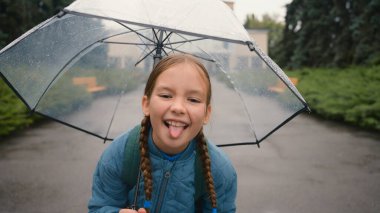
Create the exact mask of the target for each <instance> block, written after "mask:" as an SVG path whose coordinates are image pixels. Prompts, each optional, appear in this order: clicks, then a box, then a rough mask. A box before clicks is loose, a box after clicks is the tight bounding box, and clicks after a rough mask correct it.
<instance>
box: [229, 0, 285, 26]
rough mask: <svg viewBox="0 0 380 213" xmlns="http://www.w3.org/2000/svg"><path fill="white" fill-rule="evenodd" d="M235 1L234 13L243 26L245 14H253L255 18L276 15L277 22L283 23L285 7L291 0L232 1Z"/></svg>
mask: <svg viewBox="0 0 380 213" xmlns="http://www.w3.org/2000/svg"><path fill="white" fill-rule="evenodd" d="M233 1H235V6H234V12H235V14H236V16H237V18H238V19H239V20H240V22H241V23H242V24H243V23H244V21H245V18H246V15H247V14H251V13H254V14H255V16H256V17H258V18H259V19H261V17H262V16H263V15H264V14H265V13H268V14H269V15H273V14H278V15H279V18H278V19H279V21H284V18H285V14H286V8H285V5H286V4H288V3H290V2H291V1H292V0H268V1H265V0H233Z"/></svg>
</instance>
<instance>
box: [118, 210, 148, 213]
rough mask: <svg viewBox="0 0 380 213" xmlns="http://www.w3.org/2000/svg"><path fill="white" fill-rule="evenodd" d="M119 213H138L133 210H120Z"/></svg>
mask: <svg viewBox="0 0 380 213" xmlns="http://www.w3.org/2000/svg"><path fill="white" fill-rule="evenodd" d="M119 213H137V211H135V210H132V209H120V211H119ZM138 213H140V212H138ZM145 213H146V212H145Z"/></svg>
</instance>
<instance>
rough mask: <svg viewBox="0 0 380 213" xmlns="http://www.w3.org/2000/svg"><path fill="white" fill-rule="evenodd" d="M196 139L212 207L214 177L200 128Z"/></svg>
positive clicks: (214, 195)
mask: <svg viewBox="0 0 380 213" xmlns="http://www.w3.org/2000/svg"><path fill="white" fill-rule="evenodd" d="M197 141H198V148H199V149H198V150H200V156H201V158H202V162H203V164H202V165H203V173H204V176H205V178H206V185H207V189H208V193H209V196H210V201H211V205H212V207H213V208H216V192H215V187H214V179H213V177H212V174H211V159H210V155H209V153H208V148H207V141H206V138H205V136H204V134H203V129H201V131H200V132H199V134H198V136H197Z"/></svg>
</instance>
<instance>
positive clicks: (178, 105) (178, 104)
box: [170, 99, 186, 114]
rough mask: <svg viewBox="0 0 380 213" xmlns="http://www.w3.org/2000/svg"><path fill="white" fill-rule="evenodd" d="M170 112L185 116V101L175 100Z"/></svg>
mask: <svg viewBox="0 0 380 213" xmlns="http://www.w3.org/2000/svg"><path fill="white" fill-rule="evenodd" d="M170 110H171V111H172V112H174V113H176V114H183V113H184V112H185V111H186V110H185V105H184V103H183V101H182V100H179V99H175V100H173V103H172V105H171V106H170Z"/></svg>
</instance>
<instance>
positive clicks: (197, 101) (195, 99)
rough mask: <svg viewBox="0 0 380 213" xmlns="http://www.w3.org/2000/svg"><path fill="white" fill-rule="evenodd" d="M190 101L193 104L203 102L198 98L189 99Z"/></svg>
mask: <svg viewBox="0 0 380 213" xmlns="http://www.w3.org/2000/svg"><path fill="white" fill-rule="evenodd" d="M188 100H189V101H190V102H192V103H200V102H201V101H200V100H199V99H197V98H188Z"/></svg>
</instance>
